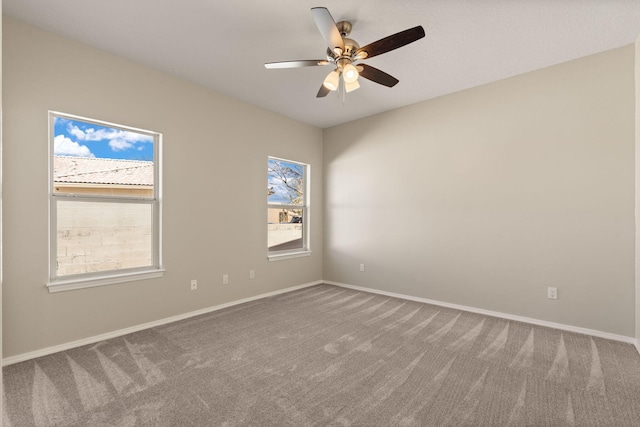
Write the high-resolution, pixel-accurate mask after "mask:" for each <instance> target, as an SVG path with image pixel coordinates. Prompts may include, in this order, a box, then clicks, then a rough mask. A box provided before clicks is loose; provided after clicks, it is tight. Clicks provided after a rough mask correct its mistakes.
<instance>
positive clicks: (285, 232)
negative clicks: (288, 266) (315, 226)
mask: <svg viewBox="0 0 640 427" xmlns="http://www.w3.org/2000/svg"><path fill="white" fill-rule="evenodd" d="M267 170H268V180H267V230H268V231H267V240H268V252H269V259H281V258H288V257H292V256H301V255H308V254H309V253H310V252H309V241H308V235H309V230H308V229H309V209H308V208H309V202H308V200H309V192H308V188H309V186H308V175H309V165H305V164H302V163H298V162H293V161H289V160H283V159H277V158H274V157H269V160H268V167H267Z"/></svg>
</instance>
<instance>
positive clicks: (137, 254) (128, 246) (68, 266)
mask: <svg viewBox="0 0 640 427" xmlns="http://www.w3.org/2000/svg"><path fill="white" fill-rule="evenodd" d="M49 121H50V129H51V131H50V139H51V141H50V153H51V155H50V165H51V166H50V171H51V172H50V197H49V210H50V229H51V238H50V241H51V243H50V282H49V283H48V286H49V289H50V290H51V291H57V290H67V289H74V288H81V287H88V286H96V285H100V284H108V283H117V282H122V281H128V280H138V279H141V278H148V277H159V276H160V275H161V272H162V270H161V259H160V209H161V206H160V172H159V171H160V143H161V135H160V134H159V133H156V132H150V131H145V130H140V129H134V128H130V127H126V126H122V125H115V124H111V123H106V122H101V121H98V120H92V119H86V118H81V117H76V116H71V115H66V114H61V113H55V112H51V113H50V114H49Z"/></svg>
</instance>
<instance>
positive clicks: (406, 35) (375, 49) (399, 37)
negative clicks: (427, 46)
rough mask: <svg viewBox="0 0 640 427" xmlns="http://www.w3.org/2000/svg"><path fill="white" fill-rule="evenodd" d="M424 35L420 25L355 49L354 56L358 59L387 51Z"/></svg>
mask: <svg viewBox="0 0 640 427" xmlns="http://www.w3.org/2000/svg"><path fill="white" fill-rule="evenodd" d="M423 37H424V28H422V26H421V25H418V26H417V27H413V28H409V29H408V30H404V31H400V32H399V33H396V34H393V35H390V36H388V37H385V38H383V39H380V40H378V41H375V42H373V43H370V44H368V45H366V46H364V47H361V48H360V49H358V50H356V53H355V56H357V57H359V58H360V59H365V58H371V57H373V56H376V55H381V54H383V53H386V52H389V51H391V50H394V49H397V48H399V47H402V46H405V45H408V44H409V43H413V42H414V41H416V40H420V39H421V38H423Z"/></svg>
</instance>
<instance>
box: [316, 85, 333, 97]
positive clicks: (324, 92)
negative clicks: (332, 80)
mask: <svg viewBox="0 0 640 427" xmlns="http://www.w3.org/2000/svg"><path fill="white" fill-rule="evenodd" d="M329 92H331V91H330V90H329V89H327V88H326V86H325V85H324V84H322V85H320V90H318V94H317V95H316V98H324V97H325V96H327V95H328V94H329Z"/></svg>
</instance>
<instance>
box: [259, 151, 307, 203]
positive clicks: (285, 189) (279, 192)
mask: <svg viewBox="0 0 640 427" xmlns="http://www.w3.org/2000/svg"><path fill="white" fill-rule="evenodd" d="M268 170H269V180H268V183H267V194H268V196H267V200H268V203H270V204H284V205H295V206H303V205H304V165H301V164H299V163H292V162H287V161H284V160H277V159H269V167H268Z"/></svg>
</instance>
